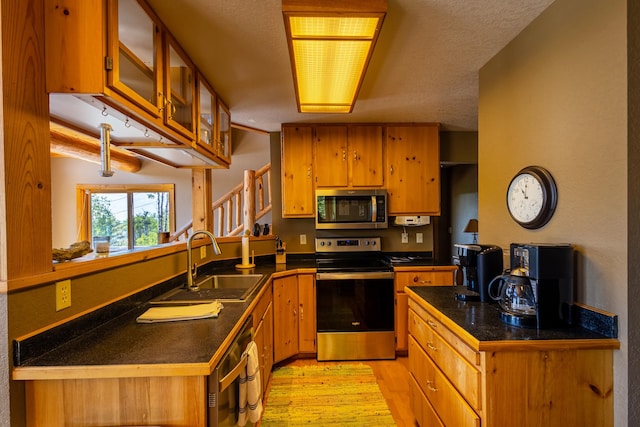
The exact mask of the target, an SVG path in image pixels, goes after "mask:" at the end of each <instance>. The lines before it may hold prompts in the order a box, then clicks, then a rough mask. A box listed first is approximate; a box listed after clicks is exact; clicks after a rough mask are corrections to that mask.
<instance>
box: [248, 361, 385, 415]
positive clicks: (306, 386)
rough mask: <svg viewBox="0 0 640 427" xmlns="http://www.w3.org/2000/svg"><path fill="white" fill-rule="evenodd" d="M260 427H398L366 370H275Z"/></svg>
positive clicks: (363, 367)
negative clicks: (328, 426) (329, 426)
mask: <svg viewBox="0 0 640 427" xmlns="http://www.w3.org/2000/svg"><path fill="white" fill-rule="evenodd" d="M265 403H266V405H265V409H264V413H263V415H262V422H261V424H260V425H261V426H264V427H275V426H278V427H280V426H327V425H331V426H358V427H361V426H368V427H369V426H395V425H396V423H395V421H394V420H393V417H392V416H391V412H390V411H389V408H388V406H387V403H386V401H385V400H384V397H383V396H382V393H381V392H380V388H379V387H378V383H377V382H376V377H375V376H374V374H373V371H372V370H371V368H370V367H369V366H367V365H363V364H340V365H333V364H332V365H322V364H319V365H310V366H283V367H278V368H275V369H274V371H273V373H272V377H271V387H270V390H269V394H268V396H267V399H266V400H265Z"/></svg>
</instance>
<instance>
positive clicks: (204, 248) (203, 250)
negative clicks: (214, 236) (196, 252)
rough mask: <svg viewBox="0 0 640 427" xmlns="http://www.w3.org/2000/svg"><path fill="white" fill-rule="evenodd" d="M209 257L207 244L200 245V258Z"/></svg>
mask: <svg viewBox="0 0 640 427" xmlns="http://www.w3.org/2000/svg"><path fill="white" fill-rule="evenodd" d="M206 257H207V245H204V246H200V259H205V258H206Z"/></svg>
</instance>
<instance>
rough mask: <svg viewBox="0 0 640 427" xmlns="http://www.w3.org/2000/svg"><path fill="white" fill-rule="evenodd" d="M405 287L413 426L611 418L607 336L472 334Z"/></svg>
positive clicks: (577, 422) (607, 421)
mask: <svg viewBox="0 0 640 427" xmlns="http://www.w3.org/2000/svg"><path fill="white" fill-rule="evenodd" d="M411 295H412V297H411V298H410V299H409V371H410V403H411V408H412V412H413V413H414V416H415V417H416V420H417V422H418V424H419V425H420V426H423V427H426V426H434V425H435V426H456V427H457V426H474V427H477V426H480V425H482V426H486V427H501V426H510V425H518V426H524V427H528V426H531V427H533V426H543V425H544V426H558V425H566V426H585V425H590V426H596V425H597V426H612V425H613V396H612V392H613V354H612V350H613V349H614V348H617V344H616V343H615V342H614V341H615V340H609V339H603V340H584V339H576V340H571V339H562V340H561V339H557V340H523V339H520V340H517V339H516V340H511V339H509V338H508V335H507V336H506V337H507V338H506V340H504V341H500V340H498V341H478V340H477V339H476V338H474V336H473V335H471V334H469V333H468V332H467V331H466V330H465V329H464V328H463V327H460V325H459V324H458V323H457V322H455V321H453V320H451V319H449V318H448V317H447V316H446V315H445V314H444V313H442V312H440V311H438V310H437V309H436V308H434V307H433V306H431V305H430V304H428V303H427V302H426V301H424V300H422V299H421V298H420V297H416V296H415V294H413V293H411ZM470 325H472V327H474V328H475V327H477V325H475V326H473V325H474V323H473V321H472V320H470Z"/></svg>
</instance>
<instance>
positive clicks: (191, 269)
mask: <svg viewBox="0 0 640 427" xmlns="http://www.w3.org/2000/svg"><path fill="white" fill-rule="evenodd" d="M198 234H205V235H207V236H209V239H211V244H212V245H213V253H214V254H216V255H220V254H221V253H222V251H220V247H219V246H218V242H216V238H215V237H214V236H213V234H211V233H210V232H208V231H206V230H198V231H194V232H193V233H192V234H191V236H189V238H188V239H187V289H188V290H190V291H197V290H198V286H197V285H194V284H193V279H195V278H196V275H197V274H198V266H197V264H195V263H194V262H193V261H192V256H191V241H192V240H193V238H194V237H195V236H197V235H198Z"/></svg>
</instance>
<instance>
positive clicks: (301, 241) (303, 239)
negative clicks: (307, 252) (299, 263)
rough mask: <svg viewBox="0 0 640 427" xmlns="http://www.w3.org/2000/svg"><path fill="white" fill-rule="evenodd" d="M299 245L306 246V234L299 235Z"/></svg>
mask: <svg viewBox="0 0 640 427" xmlns="http://www.w3.org/2000/svg"><path fill="white" fill-rule="evenodd" d="M300 244H301V245H306V244H307V235H306V234H301V235H300Z"/></svg>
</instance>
